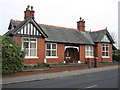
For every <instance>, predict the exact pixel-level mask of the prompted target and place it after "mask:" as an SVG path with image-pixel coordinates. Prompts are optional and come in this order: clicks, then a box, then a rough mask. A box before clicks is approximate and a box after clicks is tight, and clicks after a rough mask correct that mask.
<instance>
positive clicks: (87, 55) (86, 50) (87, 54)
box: [85, 45, 94, 58]
mask: <svg viewBox="0 0 120 90" xmlns="http://www.w3.org/2000/svg"><path fill="white" fill-rule="evenodd" d="M87 47H88V48H87ZM90 48H92V50H91V49H90ZM93 51H94V48H93V46H92V45H86V46H85V57H86V58H94V56H93V55H94V52H93ZM90 53H92V55H90Z"/></svg>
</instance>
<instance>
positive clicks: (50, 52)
mask: <svg viewBox="0 0 120 90" xmlns="http://www.w3.org/2000/svg"><path fill="white" fill-rule="evenodd" d="M47 44H50V49H47ZM52 44H55V45H56V49H52ZM47 50H50V53H52V51H56V56H52V54H51V56H47ZM46 58H58V57H57V43H46Z"/></svg>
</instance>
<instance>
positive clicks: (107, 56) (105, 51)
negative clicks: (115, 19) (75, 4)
mask: <svg viewBox="0 0 120 90" xmlns="http://www.w3.org/2000/svg"><path fill="white" fill-rule="evenodd" d="M103 45H104V46H103ZM106 45H107V46H106ZM103 47H105V50H104V51H103ZM106 47H108V51H107V50H106ZM103 52H104V53H105V56H103ZM107 52H108V55H106V53H107ZM102 58H110V56H109V44H105V43H104V44H102Z"/></svg>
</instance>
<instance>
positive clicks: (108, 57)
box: [102, 56, 110, 58]
mask: <svg viewBox="0 0 120 90" xmlns="http://www.w3.org/2000/svg"><path fill="white" fill-rule="evenodd" d="M102 58H110V57H109V56H102Z"/></svg>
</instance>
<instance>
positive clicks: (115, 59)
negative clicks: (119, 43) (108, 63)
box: [113, 50, 120, 62]
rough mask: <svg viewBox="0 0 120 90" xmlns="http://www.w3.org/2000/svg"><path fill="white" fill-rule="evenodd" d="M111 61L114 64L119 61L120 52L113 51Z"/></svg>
mask: <svg viewBox="0 0 120 90" xmlns="http://www.w3.org/2000/svg"><path fill="white" fill-rule="evenodd" d="M113 61H114V62H119V61H120V50H113Z"/></svg>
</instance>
